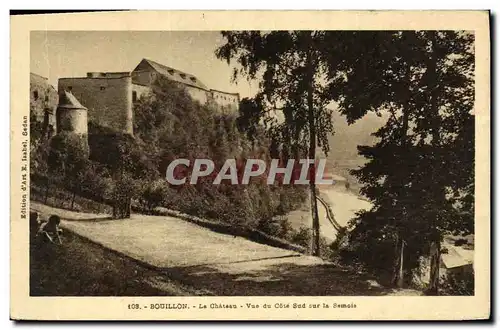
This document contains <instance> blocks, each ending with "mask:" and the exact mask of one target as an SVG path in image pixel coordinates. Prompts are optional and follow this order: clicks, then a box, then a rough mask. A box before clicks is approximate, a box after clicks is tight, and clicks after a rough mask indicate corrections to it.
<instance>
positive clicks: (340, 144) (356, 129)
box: [318, 110, 387, 191]
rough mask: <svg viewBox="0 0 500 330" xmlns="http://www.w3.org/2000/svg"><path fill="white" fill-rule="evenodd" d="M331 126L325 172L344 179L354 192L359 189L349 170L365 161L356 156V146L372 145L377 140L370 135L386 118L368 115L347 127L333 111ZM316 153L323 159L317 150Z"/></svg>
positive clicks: (343, 118)
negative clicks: (333, 131)
mask: <svg viewBox="0 0 500 330" xmlns="http://www.w3.org/2000/svg"><path fill="white" fill-rule="evenodd" d="M332 117H333V126H334V130H335V133H334V134H332V135H331V136H330V137H329V139H328V141H329V145H330V152H329V153H328V156H327V157H326V158H327V172H329V173H331V174H335V175H340V176H343V177H345V178H346V179H347V180H348V181H349V183H350V184H351V188H352V190H354V191H357V190H358V189H359V185H358V182H357V180H356V178H355V177H353V176H352V175H350V174H349V170H351V169H355V168H358V167H359V166H361V165H363V164H364V163H365V162H366V159H365V158H364V157H362V156H360V155H359V154H358V149H357V148H358V145H373V144H375V143H376V141H377V138H376V137H374V136H372V135H371V134H372V133H374V132H376V131H377V130H378V129H379V128H380V127H382V126H383V125H384V124H385V122H386V121H387V118H386V117H384V116H382V117H378V116H377V115H376V114H374V113H369V114H367V115H365V116H364V117H363V118H361V119H359V120H358V121H356V122H355V123H354V124H352V125H349V124H348V123H347V120H346V118H345V116H343V115H341V114H340V112H339V111H337V110H335V111H333V115H332ZM318 152H319V153H320V154H321V155H322V158H323V157H325V156H324V155H323V152H321V150H320V149H319V150H318Z"/></svg>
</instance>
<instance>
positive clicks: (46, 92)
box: [30, 73, 59, 129]
mask: <svg viewBox="0 0 500 330" xmlns="http://www.w3.org/2000/svg"><path fill="white" fill-rule="evenodd" d="M58 101H59V97H58V95H57V91H56V89H55V88H54V87H53V86H52V85H50V84H49V82H48V80H47V78H45V77H42V76H39V75H37V74H34V73H30V111H31V113H32V114H34V115H35V116H36V118H37V120H38V121H39V122H42V123H43V122H45V121H46V120H47V124H48V125H51V126H52V127H53V128H54V129H55V126H56V116H55V113H56V107H57V103H58ZM46 112H47V114H46Z"/></svg>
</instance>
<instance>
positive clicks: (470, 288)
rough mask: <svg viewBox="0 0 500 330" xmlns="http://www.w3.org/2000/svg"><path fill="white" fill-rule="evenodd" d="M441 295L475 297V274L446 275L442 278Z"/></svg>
mask: <svg viewBox="0 0 500 330" xmlns="http://www.w3.org/2000/svg"><path fill="white" fill-rule="evenodd" d="M440 284H441V288H440V295H443V296H473V295H474V273H473V272H468V273H463V274H453V273H451V274H446V275H443V276H441V283H440Z"/></svg>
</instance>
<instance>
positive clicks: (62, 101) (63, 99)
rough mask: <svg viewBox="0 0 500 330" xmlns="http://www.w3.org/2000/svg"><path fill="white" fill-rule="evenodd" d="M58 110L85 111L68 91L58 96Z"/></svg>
mask: <svg viewBox="0 0 500 330" xmlns="http://www.w3.org/2000/svg"><path fill="white" fill-rule="evenodd" d="M57 107H58V108H65V109H85V110H87V108H85V107H84V106H83V105H81V103H80V102H78V100H77V99H76V97H75V96H74V95H73V94H71V92H68V91H63V92H62V93H61V95H59V104H58V105H57Z"/></svg>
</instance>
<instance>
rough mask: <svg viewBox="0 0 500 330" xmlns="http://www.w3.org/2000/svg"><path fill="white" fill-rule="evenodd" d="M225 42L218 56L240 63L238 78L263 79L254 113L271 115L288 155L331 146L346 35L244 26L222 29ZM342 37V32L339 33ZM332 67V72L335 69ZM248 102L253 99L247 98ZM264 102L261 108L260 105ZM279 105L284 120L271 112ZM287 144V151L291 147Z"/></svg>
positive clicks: (310, 154)
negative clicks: (340, 58)
mask: <svg viewBox="0 0 500 330" xmlns="http://www.w3.org/2000/svg"><path fill="white" fill-rule="evenodd" d="M222 36H223V37H224V38H225V44H224V45H222V46H221V47H219V48H218V49H217V50H216V56H217V57H218V58H219V59H223V60H226V61H227V62H228V64H230V63H231V61H235V62H236V63H237V67H236V68H235V69H234V75H233V78H234V79H236V78H237V77H238V76H245V77H246V78H248V79H258V80H259V92H258V93H257V95H256V97H255V98H254V102H255V103H254V104H252V103H250V104H249V106H247V108H248V109H249V110H250V111H252V114H251V116H257V115H258V116H259V117H264V116H265V115H268V116H267V122H268V124H270V125H271V127H272V131H274V132H276V134H274V136H275V137H278V138H279V139H280V142H281V144H282V145H283V146H285V147H288V148H289V149H288V150H289V155H287V157H288V156H292V157H295V158H303V157H302V156H305V155H306V154H307V156H308V158H309V159H312V160H314V159H315V158H316V148H317V147H318V146H320V147H321V148H322V150H323V152H324V153H325V154H326V153H328V150H329V145H328V139H327V137H328V135H329V134H330V133H332V132H333V126H332V121H331V111H332V110H331V107H327V105H328V104H329V103H330V102H331V101H332V100H334V97H335V96H336V95H335V93H333V92H332V91H335V88H333V86H334V85H335V84H337V83H338V81H339V75H338V73H339V72H337V68H336V67H337V65H338V63H339V62H337V61H336V60H335V56H338V54H337V53H336V51H337V50H338V49H339V45H340V44H339V40H340V38H341V37H343V36H344V35H342V34H340V35H339V34H337V33H336V32H332V31H291V32H287V31H271V32H261V31H244V32H222ZM339 37H340V38H339ZM332 73H333V74H332ZM247 103H248V102H247ZM259 108H260V113H257V112H258V111H256V109H259ZM277 109H279V110H280V112H281V113H282V115H283V121H281V122H279V121H277V120H275V119H276V118H275V117H273V116H269V114H270V113H273V112H275V111H276V110H277ZM288 150H287V151H288ZM309 177H310V184H309V188H310V194H311V213H312V219H313V225H312V227H313V244H312V245H313V249H312V250H313V251H312V252H313V254H314V255H319V254H320V249H319V245H320V244H319V243H320V233H319V218H318V207H317V200H316V184H315V182H314V177H315V165H314V164H311V165H310V176H309Z"/></svg>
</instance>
